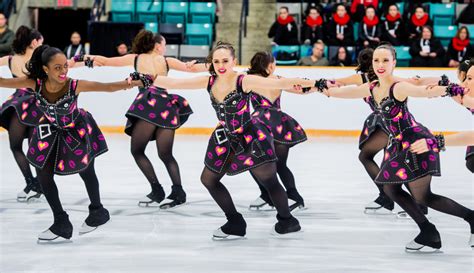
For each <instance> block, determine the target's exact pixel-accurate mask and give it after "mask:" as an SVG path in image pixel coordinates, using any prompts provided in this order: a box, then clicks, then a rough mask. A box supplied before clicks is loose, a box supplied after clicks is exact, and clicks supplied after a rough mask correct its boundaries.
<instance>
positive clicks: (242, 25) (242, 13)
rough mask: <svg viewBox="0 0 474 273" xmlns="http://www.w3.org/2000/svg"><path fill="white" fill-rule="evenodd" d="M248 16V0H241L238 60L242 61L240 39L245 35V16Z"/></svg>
mask: <svg viewBox="0 0 474 273" xmlns="http://www.w3.org/2000/svg"><path fill="white" fill-rule="evenodd" d="M248 16H249V0H242V10H241V11H240V23H239V62H242V39H243V38H244V37H247V17H248Z"/></svg>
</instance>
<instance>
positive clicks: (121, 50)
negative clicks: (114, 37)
mask: <svg viewBox="0 0 474 273" xmlns="http://www.w3.org/2000/svg"><path fill="white" fill-rule="evenodd" d="M128 51H129V49H128V46H127V44H126V43H125V42H119V43H118V44H117V54H116V55H117V57H120V56H124V55H127V54H128Z"/></svg>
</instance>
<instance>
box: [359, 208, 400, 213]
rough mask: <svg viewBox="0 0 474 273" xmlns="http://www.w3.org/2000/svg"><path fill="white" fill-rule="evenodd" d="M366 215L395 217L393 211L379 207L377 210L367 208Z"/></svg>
mask: <svg viewBox="0 0 474 273" xmlns="http://www.w3.org/2000/svg"><path fill="white" fill-rule="evenodd" d="M364 213H365V214H368V215H393V214H394V212H393V211H391V210H388V209H386V208H384V207H379V208H377V209H372V208H370V209H369V208H365V210H364Z"/></svg>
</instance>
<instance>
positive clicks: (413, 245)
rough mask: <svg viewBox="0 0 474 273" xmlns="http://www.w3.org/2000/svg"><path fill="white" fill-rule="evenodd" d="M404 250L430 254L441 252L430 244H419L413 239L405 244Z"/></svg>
mask: <svg viewBox="0 0 474 273" xmlns="http://www.w3.org/2000/svg"><path fill="white" fill-rule="evenodd" d="M405 252H407V253H415V254H416V253H420V254H431V253H441V250H439V249H438V248H433V247H430V246H425V245H421V244H419V243H417V242H415V241H411V242H410V243H408V244H407V245H406V246H405Z"/></svg>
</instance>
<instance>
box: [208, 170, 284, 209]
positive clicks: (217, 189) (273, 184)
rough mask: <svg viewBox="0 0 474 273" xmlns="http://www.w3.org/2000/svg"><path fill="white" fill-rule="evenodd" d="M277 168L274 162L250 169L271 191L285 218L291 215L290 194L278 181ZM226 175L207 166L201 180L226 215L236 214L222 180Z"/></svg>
mask: <svg viewBox="0 0 474 273" xmlns="http://www.w3.org/2000/svg"><path fill="white" fill-rule="evenodd" d="M276 169H277V166H276V163H273V162H272V163H267V164H263V165H261V166H259V167H256V168H254V169H252V170H250V172H251V173H252V175H253V176H254V177H256V178H257V180H258V181H259V182H260V183H261V184H262V185H263V187H265V191H267V192H268V193H269V195H270V198H271V200H272V202H273V204H274V205H275V207H276V209H277V212H278V214H279V215H280V216H281V217H283V218H288V217H290V216H291V215H290V210H289V207H288V196H287V195H286V192H285V190H284V189H283V187H282V186H281V185H280V183H279V182H278V178H277V176H276ZM224 170H226V168H224ZM224 175H225V171H223V172H222V173H221V174H218V173H215V172H213V171H211V170H210V169H208V168H207V167H204V170H203V171H202V174H201V182H202V184H203V185H204V186H205V187H206V189H207V190H208V191H209V193H210V194H211V196H212V198H213V199H214V201H216V203H217V205H219V207H220V208H221V209H222V210H223V211H224V213H225V214H226V215H235V214H237V210H236V209H235V205H234V202H233V201H232V197H231V196H230V194H229V192H228V191H227V189H226V187H225V186H224V184H222V182H221V179H222V177H223V176H224Z"/></svg>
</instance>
